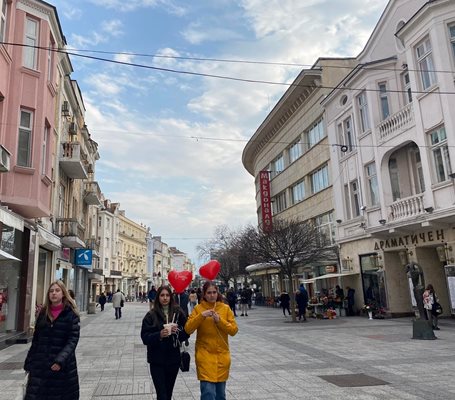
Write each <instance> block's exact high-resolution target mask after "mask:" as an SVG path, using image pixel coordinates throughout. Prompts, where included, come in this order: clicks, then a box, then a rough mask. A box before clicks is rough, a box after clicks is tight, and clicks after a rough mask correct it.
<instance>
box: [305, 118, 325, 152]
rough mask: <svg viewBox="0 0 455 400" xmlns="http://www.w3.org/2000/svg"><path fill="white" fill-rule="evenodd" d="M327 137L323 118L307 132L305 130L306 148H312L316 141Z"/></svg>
mask: <svg viewBox="0 0 455 400" xmlns="http://www.w3.org/2000/svg"><path fill="white" fill-rule="evenodd" d="M324 137H325V132H324V125H323V120H322V119H321V120H319V121H318V122H316V123H315V124H314V125H313V126H312V127H311V128H310V129H309V130H308V131H307V132H305V142H306V149H311V148H312V147H313V146H314V145H315V144H316V143H318V142H320V141H321V140H322V138H324Z"/></svg>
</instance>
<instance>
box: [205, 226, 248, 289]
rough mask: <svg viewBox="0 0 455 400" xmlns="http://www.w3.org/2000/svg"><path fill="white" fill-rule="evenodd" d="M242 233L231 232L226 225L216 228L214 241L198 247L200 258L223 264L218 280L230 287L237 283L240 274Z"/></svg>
mask: <svg viewBox="0 0 455 400" xmlns="http://www.w3.org/2000/svg"><path fill="white" fill-rule="evenodd" d="M239 236H241V233H240V231H236V230H231V229H230V228H229V227H227V226H226V225H221V226H217V227H216V228H215V232H214V236H213V238H212V239H210V240H208V241H206V242H204V243H202V244H200V245H198V246H197V250H198V253H199V256H200V257H201V258H205V259H207V260H208V259H216V260H218V261H219V262H220V264H221V269H220V272H219V274H218V278H219V279H220V280H221V281H222V282H223V283H224V284H225V286H226V287H229V285H230V282H234V284H235V282H236V280H237V277H238V276H239V274H240V262H241V255H242V249H241V248H240V247H239V245H240V244H241V241H240V240H239Z"/></svg>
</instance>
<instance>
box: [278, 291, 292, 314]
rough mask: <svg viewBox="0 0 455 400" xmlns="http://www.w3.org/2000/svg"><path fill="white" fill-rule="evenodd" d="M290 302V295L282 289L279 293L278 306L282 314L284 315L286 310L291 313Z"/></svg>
mask: <svg viewBox="0 0 455 400" xmlns="http://www.w3.org/2000/svg"><path fill="white" fill-rule="evenodd" d="M290 302H291V297H290V296H289V293H288V292H286V290H283V291H282V292H281V295H280V306H281V309H282V310H283V315H284V316H286V310H287V311H288V314H289V315H291V309H290V308H289V304H290Z"/></svg>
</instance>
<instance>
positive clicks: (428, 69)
mask: <svg viewBox="0 0 455 400" xmlns="http://www.w3.org/2000/svg"><path fill="white" fill-rule="evenodd" d="M431 51H432V49H431V43H430V39H428V38H427V39H425V40H424V41H423V42H422V43H421V44H420V45H419V46H417V47H416V56H417V64H418V69H419V71H420V79H421V82H422V87H423V89H428V88H429V87H430V86H432V85H433V84H434V83H435V82H436V76H435V73H434V64H433V56H432V53H431Z"/></svg>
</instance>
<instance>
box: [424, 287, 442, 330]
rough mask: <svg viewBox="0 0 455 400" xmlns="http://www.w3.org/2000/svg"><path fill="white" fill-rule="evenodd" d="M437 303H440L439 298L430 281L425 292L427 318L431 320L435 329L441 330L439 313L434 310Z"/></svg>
mask: <svg viewBox="0 0 455 400" xmlns="http://www.w3.org/2000/svg"><path fill="white" fill-rule="evenodd" d="M435 303H439V299H438V296H436V293H435V291H434V288H433V285H432V284H431V283H430V284H428V285H427V287H426V288H425V291H424V292H423V307H424V308H425V313H426V317H427V320H429V321H430V322H431V326H432V327H433V329H434V330H435V331H439V330H440V329H439V327H438V314H436V313H435V312H434V311H433V308H434V307H433V306H434V304H435Z"/></svg>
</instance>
